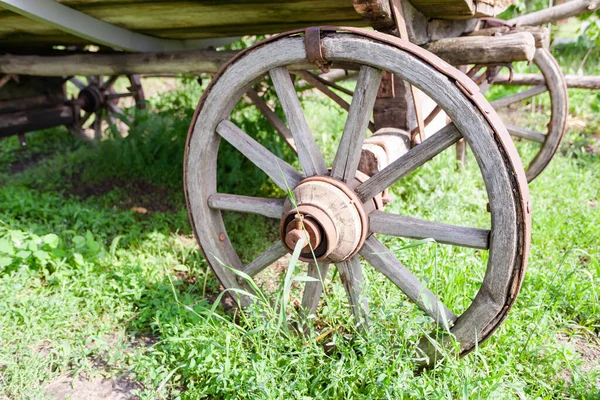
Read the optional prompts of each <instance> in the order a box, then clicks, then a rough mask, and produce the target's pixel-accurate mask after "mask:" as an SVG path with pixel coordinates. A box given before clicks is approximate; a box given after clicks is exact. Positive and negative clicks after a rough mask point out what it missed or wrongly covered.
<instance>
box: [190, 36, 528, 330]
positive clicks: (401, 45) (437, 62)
mask: <svg viewBox="0 0 600 400" xmlns="http://www.w3.org/2000/svg"><path fill="white" fill-rule="evenodd" d="M319 29H320V32H321V33H322V34H323V33H325V34H326V33H336V32H340V33H344V32H346V33H352V34H354V35H357V36H361V37H364V38H367V39H371V40H376V41H379V42H382V43H385V44H389V45H391V46H394V47H396V48H397V49H399V50H402V51H405V52H407V53H410V54H412V55H414V56H415V57H418V58H419V59H421V60H422V61H424V62H425V63H427V64H429V65H431V66H432V67H433V68H434V69H436V70H437V71H439V72H440V73H442V74H443V75H445V76H446V77H448V78H450V79H452V80H453V81H454V82H455V84H456V86H457V87H458V88H459V89H460V90H461V91H462V92H463V93H464V94H465V95H466V96H467V98H468V99H469V100H470V101H471V102H472V104H473V105H474V106H475V107H476V108H477V109H479V110H480V111H481V113H482V115H483V116H484V117H485V119H486V120H487V122H488V123H489V125H490V127H491V128H492V131H493V132H494V139H495V141H496V142H497V143H498V145H499V147H500V148H501V149H502V151H503V152H504V157H505V159H506V161H507V162H508V163H509V164H510V165H511V166H512V167H513V168H512V169H513V171H514V172H515V174H516V175H515V176H511V177H510V178H511V180H512V181H513V185H514V189H515V190H516V193H515V195H516V197H517V199H518V206H520V207H518V208H519V209H518V210H517V212H518V213H519V214H520V215H521V217H522V218H521V219H520V220H521V221H522V222H523V226H522V230H523V232H524V235H523V237H522V238H521V241H520V242H519V243H518V244H517V247H518V248H520V254H518V255H517V257H519V258H520V259H518V260H517V262H518V263H520V264H521V268H519V269H518V270H517V273H518V275H515V276H513V283H512V285H511V290H510V293H509V297H508V298H507V299H505V306H504V311H503V312H502V313H501V314H500V315H499V318H498V319H497V320H496V321H494V322H493V323H492V324H490V326H491V327H490V328H489V329H488V330H487V331H486V332H484V335H483V336H482V337H481V339H482V340H481V341H484V340H486V339H487V338H488V337H489V336H491V334H492V333H493V332H494V331H495V330H496V329H497V328H498V327H499V326H500V324H501V323H502V321H503V320H504V319H505V318H506V316H507V314H508V311H509V310H510V308H512V306H513V305H514V302H515V300H516V297H517V294H518V293H519V290H520V288H521V284H522V282H523V278H524V273H525V269H526V266H527V259H528V256H529V245H530V240H531V239H530V235H531V212H530V211H531V205H530V200H529V188H528V186H527V179H526V177H525V172H524V169H523V164H522V162H521V159H520V157H519V154H518V153H517V151H516V148H515V147H514V145H513V144H512V139H511V138H510V135H509V133H508V131H507V130H506V127H505V126H504V124H503V123H502V121H501V120H500V117H499V116H498V114H496V112H495V111H494V109H493V108H492V106H491V105H490V104H489V103H488V101H487V100H486V99H485V97H484V96H483V94H481V93H480V91H479V87H478V86H477V84H475V82H473V81H472V80H471V79H469V77H467V76H466V75H465V74H464V73H462V72H461V71H459V70H457V69H456V68H454V67H453V66H451V65H450V64H448V63H447V62H446V61H444V60H442V59H441V58H439V57H438V56H436V55H435V54H433V53H431V52H429V51H427V50H425V49H423V48H421V47H419V46H417V45H415V44H413V43H410V42H409V41H406V40H402V39H399V38H397V37H394V36H391V35H387V34H384V33H380V32H376V31H372V30H366V29H361V28H352V27H338V26H321V27H320V28H319ZM306 31H307V30H306V29H296V30H292V31H289V32H285V33H280V34H277V35H273V36H271V37H270V38H268V39H266V40H264V41H262V42H259V43H256V44H255V45H253V46H250V47H248V48H247V49H245V50H243V51H241V52H239V53H238V54H236V55H235V56H234V57H233V58H232V59H231V60H230V61H229V62H228V63H227V64H225V65H224V66H223V67H222V68H221V70H220V71H219V72H218V73H217V74H216V75H215V76H214V78H213V80H212V82H211V83H210V84H209V86H208V87H207V89H206V91H205V92H204V94H203V96H202V98H201V99H200V102H199V103H198V107H197V108H196V111H195V113H194V116H193V118H192V124H191V125H190V130H189V131H188V137H187V140H186V148H185V156H184V157H185V158H184V177H185V174H186V168H187V158H188V152H189V143H190V139H191V136H192V134H193V130H194V127H195V125H196V120H197V119H198V114H199V113H200V110H201V109H202V107H203V106H204V102H205V101H206V99H207V97H208V94H209V93H210V91H211V89H212V87H213V86H214V84H215V82H217V80H218V79H219V77H220V76H221V75H222V74H223V73H224V72H225V71H226V70H227V69H228V68H229V67H230V66H231V65H232V64H233V63H235V62H236V61H237V60H238V59H240V58H241V57H243V56H244V55H245V54H246V53H247V52H249V51H252V50H254V49H257V48H259V47H262V46H265V45H267V44H269V43H271V42H274V41H276V40H279V39H281V38H284V37H291V36H299V35H302V34H305V33H306ZM185 184H186V183H185V179H184V186H185ZM184 190H185V197H186V205H187V209H188V217H189V219H190V224H191V225H192V229H193V230H194V235H195V236H196V239H197V238H198V235H197V233H196V231H195V228H194V224H193V221H192V216H191V214H190V212H189V209H190V207H189V198H188V191H187V187H184ZM198 243H199V241H198ZM201 249H202V248H201ZM202 251H203V252H204V250H203V249H202Z"/></svg>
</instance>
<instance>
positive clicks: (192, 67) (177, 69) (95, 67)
mask: <svg viewBox="0 0 600 400" xmlns="http://www.w3.org/2000/svg"><path fill="white" fill-rule="evenodd" d="M426 48H427V49H428V50H429V51H431V52H433V53H435V54H437V55H438V56H440V57H441V58H443V59H445V60H446V61H448V62H450V63H451V64H454V65H464V64H489V63H509V62H513V61H530V60H531V59H532V58H533V53H534V51H535V40H534V38H533V36H532V35H531V34H530V33H528V32H520V33H515V34H512V35H506V36H499V37H495V36H493V37H476V36H473V37H470V36H467V37H459V38H453V39H441V40H438V41H435V42H432V43H430V44H429V45H427V46H426ZM236 54H237V52H236V51H216V50H198V51H186V52H179V53H144V54H129V53H124V54H123V53H121V54H77V55H68V56H17V55H4V56H0V74H18V75H35V76H74V75H82V76H92V75H109V76H114V75H130V74H163V73H176V74H184V73H187V74H200V73H214V72H217V71H218V70H219V69H220V68H221V66H222V65H223V64H225V63H226V62H227V61H229V60H230V59H231V58H232V57H233V56H235V55H236ZM290 68H292V69H311V68H312V65H311V64H307V65H297V66H291V67H290Z"/></svg>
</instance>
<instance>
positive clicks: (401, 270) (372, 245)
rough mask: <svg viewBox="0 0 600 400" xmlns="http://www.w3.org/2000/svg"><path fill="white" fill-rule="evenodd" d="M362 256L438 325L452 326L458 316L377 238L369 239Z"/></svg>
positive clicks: (362, 250) (361, 251)
mask: <svg viewBox="0 0 600 400" xmlns="http://www.w3.org/2000/svg"><path fill="white" fill-rule="evenodd" d="M360 255H361V256H362V257H363V258H364V259H365V260H367V261H368V262H369V264H371V265H372V266H373V268H375V269H376V270H378V271H379V272H381V273H382V274H383V275H385V276H386V277H387V278H388V279H389V280H391V281H392V282H393V283H394V284H395V285H396V286H398V287H399V288H400V290H402V291H403V292H404V294H406V295H407V296H408V298H409V299H411V300H412V301H414V302H415V303H416V304H417V305H418V306H419V308H420V309H421V310H423V311H424V312H425V313H426V314H427V315H429V316H430V317H431V318H433V319H434V320H435V321H436V322H437V323H438V324H440V325H442V326H444V325H452V324H453V323H454V321H456V318H457V317H456V315H454V313H452V311H450V310H449V309H448V307H446V306H445V305H444V304H443V303H442V302H441V301H439V300H438V299H437V298H436V297H435V295H434V294H433V293H432V292H431V290H429V289H427V287H426V286H424V285H423V284H422V283H421V281H419V279H418V278H417V277H416V276H414V275H413V273H412V272H410V271H409V270H408V269H407V268H406V267H405V266H404V265H402V263H401V262H400V261H398V259H397V258H396V257H395V256H394V254H393V253H392V252H391V251H390V250H389V249H388V248H387V247H386V246H385V245H384V244H383V243H381V242H380V241H379V240H378V239H377V238H376V237H375V236H371V237H369V238H368V239H367V240H366V242H365V245H364V246H363V248H362V249H361V250H360Z"/></svg>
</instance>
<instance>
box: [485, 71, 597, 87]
mask: <svg viewBox="0 0 600 400" xmlns="http://www.w3.org/2000/svg"><path fill="white" fill-rule="evenodd" d="M565 81H566V82H567V87H568V88H572V89H600V76H579V75H565ZM545 83H546V80H545V79H544V76H543V75H542V74H514V75H513V78H512V79H510V75H508V74H499V75H498V76H496V78H495V79H494V84H498V85H508V86H538V85H544V84H545Z"/></svg>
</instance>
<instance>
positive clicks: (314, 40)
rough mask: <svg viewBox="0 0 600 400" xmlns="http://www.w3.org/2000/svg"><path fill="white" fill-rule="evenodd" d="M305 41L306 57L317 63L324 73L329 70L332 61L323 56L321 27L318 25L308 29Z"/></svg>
mask: <svg viewBox="0 0 600 400" xmlns="http://www.w3.org/2000/svg"><path fill="white" fill-rule="evenodd" d="M304 43H305V47H306V58H308V61H309V62H310V63H312V64H315V65H316V66H317V67H318V68H319V69H320V70H321V72H323V73H327V72H329V69H330V68H331V63H330V62H328V61H327V60H325V57H323V48H322V47H321V28H319V27H318V26H315V27H310V28H307V29H306V33H305V34H304Z"/></svg>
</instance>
